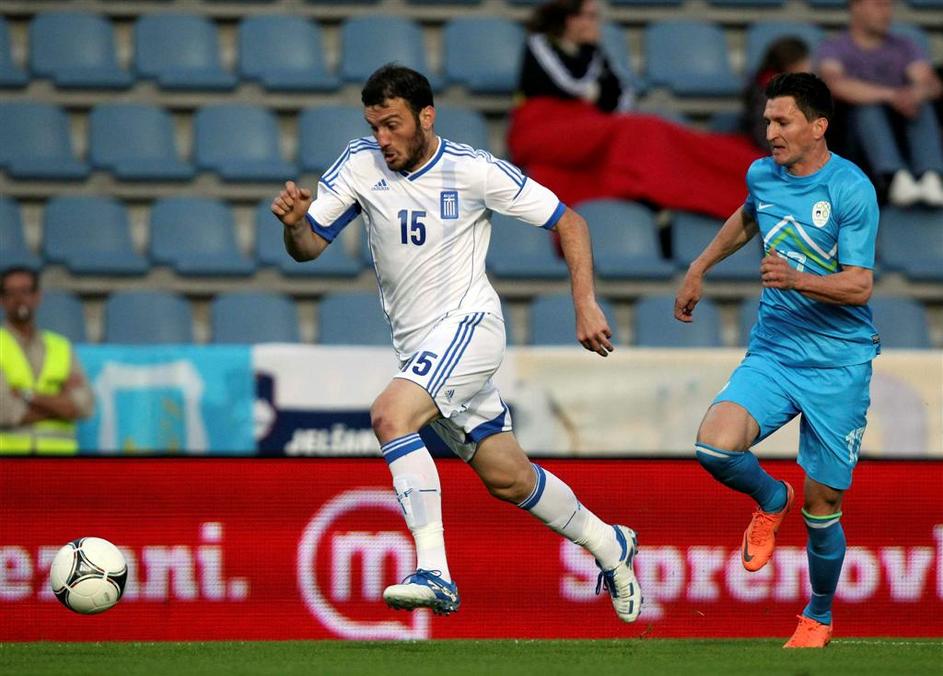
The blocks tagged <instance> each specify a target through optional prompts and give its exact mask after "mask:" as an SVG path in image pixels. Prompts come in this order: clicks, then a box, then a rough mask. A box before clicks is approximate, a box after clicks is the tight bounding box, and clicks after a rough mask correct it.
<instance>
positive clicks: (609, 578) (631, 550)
mask: <svg viewBox="0 0 943 676" xmlns="http://www.w3.org/2000/svg"><path fill="white" fill-rule="evenodd" d="M612 528H613V530H615V532H616V539H617V540H618V541H619V544H620V545H622V556H621V557H620V560H619V564H618V565H617V566H616V567H615V568H613V569H611V570H600V572H599V578H598V579H597V580H596V593H597V594H598V593H599V592H600V591H601V590H602V588H603V587H605V588H606V591H607V592H609V596H610V597H612V607H613V608H615V610H616V615H618V616H619V619H620V620H622V621H623V622H635V620H637V619H638V616H639V613H640V612H642V601H643V600H644V599H643V598H642V588H641V587H639V584H638V580H637V579H635V569H634V568H633V562H634V561H635V555H636V553H637V552H638V538H636V536H635V531H634V530H632V529H631V528H626V527H625V526H613V527H612ZM596 565H597V566H598V565H599V561H597V562H596Z"/></svg>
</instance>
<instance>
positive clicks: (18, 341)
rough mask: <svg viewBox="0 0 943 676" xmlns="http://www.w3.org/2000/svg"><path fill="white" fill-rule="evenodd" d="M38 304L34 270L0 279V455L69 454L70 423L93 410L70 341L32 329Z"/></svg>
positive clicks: (73, 447) (73, 446) (72, 449)
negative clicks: (0, 316) (0, 322)
mask: <svg viewBox="0 0 943 676" xmlns="http://www.w3.org/2000/svg"><path fill="white" fill-rule="evenodd" d="M41 300H42V294H41V293H40V290H39V277H38V276H37V274H36V273H35V272H34V271H33V270H31V269H29V268H22V267H14V268H9V269H8V270H6V271H5V272H3V274H2V275H0V304H2V306H3V310H4V312H5V313H6V319H5V321H4V322H3V325H2V326H0V454H15V455H25V454H29V453H40V454H57V455H70V454H74V453H76V452H77V451H78V443H77V442H76V438H75V421H76V420H78V419H80V418H87V417H88V416H90V415H91V414H92V411H93V409H94V399H93V397H92V391H91V389H90V388H89V386H88V382H87V381H86V379H85V373H84V372H83V370H82V367H81V365H80V364H79V360H78V359H77V357H76V355H75V350H73V349H72V345H71V344H70V343H69V339H68V338H66V337H65V336H62V335H59V334H58V333H53V332H52V331H42V330H40V329H39V328H37V326H36V310H37V308H38V307H39V304H40V302H41Z"/></svg>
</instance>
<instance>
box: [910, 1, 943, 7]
mask: <svg viewBox="0 0 943 676" xmlns="http://www.w3.org/2000/svg"><path fill="white" fill-rule="evenodd" d="M907 4H908V5H910V6H911V7H913V8H914V9H943V0H907Z"/></svg>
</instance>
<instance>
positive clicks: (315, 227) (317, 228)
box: [305, 202, 363, 242]
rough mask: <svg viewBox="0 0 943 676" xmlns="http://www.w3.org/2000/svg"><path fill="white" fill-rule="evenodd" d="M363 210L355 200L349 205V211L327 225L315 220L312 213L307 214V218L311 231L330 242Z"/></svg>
mask: <svg viewBox="0 0 943 676" xmlns="http://www.w3.org/2000/svg"><path fill="white" fill-rule="evenodd" d="M361 211H363V209H362V208H361V207H360V203H359V202H354V203H353V204H352V205H350V207H348V209H347V211H345V212H344V213H342V214H341V215H340V216H339V217H338V218H337V220H335V221H334V222H333V223H331V224H330V225H327V226H325V225H321V224H320V223H318V222H317V221H316V220H314V217H313V216H311V214H305V218H306V219H307V221H308V225H310V226H311V231H312V232H314V234H316V235H318V236H319V237H323V238H324V239H326V240H327V241H328V242H333V241H334V238H335V237H337V236H338V235H339V234H340V233H341V230H343V229H344V228H346V227H347V225H348V224H349V223H350V222H351V221H352V220H354V219H355V218H357V216H359V215H360V212H361Z"/></svg>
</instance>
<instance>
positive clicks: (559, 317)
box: [530, 293, 618, 346]
mask: <svg viewBox="0 0 943 676" xmlns="http://www.w3.org/2000/svg"><path fill="white" fill-rule="evenodd" d="M598 300H599V307H601V308H602V311H603V313H604V314H605V315H606V319H608V320H609V328H610V329H612V342H613V344H615V343H616V342H617V341H618V336H617V335H616V324H615V314H614V313H613V311H612V306H611V305H610V304H609V302H608V301H607V300H606V299H605V298H600V299H598ZM530 343H531V345H574V346H579V343H578V342H577V341H576V311H575V310H574V309H573V298H572V297H571V296H570V294H568V293H555V294H548V295H546V296H539V297H537V298H536V299H535V300H534V302H533V303H532V304H531V306H530Z"/></svg>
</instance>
